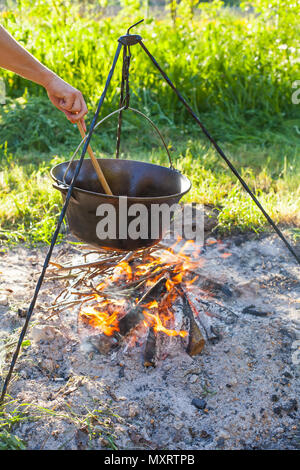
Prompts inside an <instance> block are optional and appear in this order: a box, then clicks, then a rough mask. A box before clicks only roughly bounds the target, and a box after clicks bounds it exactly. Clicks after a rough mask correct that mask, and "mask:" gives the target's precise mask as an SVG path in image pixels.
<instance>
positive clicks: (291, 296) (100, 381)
mask: <svg viewBox="0 0 300 470" xmlns="http://www.w3.org/2000/svg"><path fill="white" fill-rule="evenodd" d="M228 252H230V253H231V256H228V257H222V254H224V253H228ZM45 253H46V248H42V249H35V250H28V249H25V248H23V247H20V246H19V247H18V248H15V249H11V250H9V251H7V252H3V253H1V255H0V276H1V277H0V369H1V374H2V379H3V378H4V376H5V371H7V366H8V364H9V360H10V359H11V354H12V351H13V348H14V346H15V340H16V339H17V335H18V332H19V331H20V327H21V326H22V324H23V322H24V318H23V317H22V316H24V309H26V307H27V306H28V304H29V301H30V298H31V295H32V293H33V290H34V286H35V282H36V280H37V277H38V275H39V273H40V271H41V266H42V263H43V259H44V256H45ZM58 253H60V255H62V253H63V258H64V260H65V261H66V262H72V263H76V260H77V261H78V259H79V254H78V251H77V250H76V249H75V248H74V247H73V246H72V245H70V244H68V243H66V242H64V243H63V244H61V245H59V246H57V247H56V248H55V254H56V255H58ZM54 258H55V256H54ZM202 258H203V260H204V264H203V267H202V270H203V274H205V276H207V277H208V278H211V279H214V280H215V281H218V282H219V283H220V284H221V285H224V286H225V290H224V289H223V291H222V290H221V291H220V292H218V293H216V294H215V297H214V300H216V301H218V302H219V304H220V303H221V304H222V305H223V306H224V308H223V309H222V308H218V315H217V316H216V317H215V321H216V328H217V330H218V332H219V334H220V338H219V340H218V341H214V342H209V341H207V342H206V345H205V347H204V350H203V351H202V353H201V354H200V355H198V356H195V357H193V358H191V357H190V356H188V355H187V354H186V353H185V352H184V350H183V349H182V348H180V347H178V338H175V339H174V344H173V347H172V348H171V350H170V351H169V354H168V355H167V357H165V358H164V359H163V360H160V361H159V363H158V364H157V367H156V368H152V367H150V368H146V367H145V366H144V364H143V360H142V353H141V349H140V348H128V349H127V350H126V351H124V348H123V349H119V350H116V351H114V352H111V353H109V354H101V353H99V351H97V350H96V349H95V348H93V347H92V345H91V344H89V343H88V342H87V341H84V340H83V339H82V335H80V334H79V331H78V319H77V311H76V309H72V310H71V311H67V310H66V311H65V312H62V313H61V314H60V315H55V316H52V318H47V317H49V311H47V308H48V307H49V306H50V304H51V301H53V299H54V298H55V297H56V296H57V294H58V293H59V292H60V290H61V288H62V286H61V284H59V283H58V282H57V281H51V280H48V281H47V282H45V283H44V285H43V287H42V291H41V294H40V296H39V298H38V302H37V306H36V309H35V313H34V317H33V320H32V323H31V327H30V330H29V333H28V335H27V339H29V340H30V342H28V343H27V345H26V346H25V347H24V348H23V352H22V355H21V356H20V358H19V360H18V363H17V367H16V374H15V375H14V379H13V381H12V382H11V385H10V388H9V394H10V397H11V399H12V400H13V402H12V403H10V404H8V405H6V408H5V409H6V412H7V413H9V412H10V413H12V412H13V410H14V409H16V408H17V407H19V408H18V410H19V411H18V412H19V413H21V412H23V413H24V415H23V418H24V421H18V422H16V424H15V425H14V426H13V428H12V431H13V432H14V433H15V434H16V435H17V436H19V437H20V438H21V439H22V440H23V441H24V442H25V443H26V446H27V448H29V449H59V448H61V449H87V448H94V449H104V448H111V449H114V448H119V449H146V450H150V449H176V450H179V449H299V448H300V425H299V423H300V421H299V417H300V416H299V376H300V271H299V267H298V266H297V265H296V264H295V262H294V260H293V259H292V257H291V256H290V255H289V253H288V252H287V250H286V248H285V247H284V245H283V244H282V242H281V241H280V240H278V239H277V238H276V237H275V236H274V235H268V236H264V237H263V238H260V239H259V240H258V239H254V238H253V237H249V236H241V235H239V236H236V237H232V238H230V239H227V240H226V241H223V242H222V243H215V244H212V245H210V246H208V247H207V250H206V251H205V252H204V253H203V255H202ZM249 306H251V307H250V308H249ZM208 308H209V307H208ZM213 310H214V309H213V305H212V312H213ZM195 399H198V400H196V401H195ZM22 404H23V405H24V406H22V407H20V405H22ZM25 404H29V405H30V406H29V407H27V405H25ZM196 405H197V406H196Z"/></svg>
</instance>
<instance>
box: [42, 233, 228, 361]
mask: <svg viewBox="0 0 300 470" xmlns="http://www.w3.org/2000/svg"><path fill="white" fill-rule="evenodd" d="M201 248H202V247H199V246H196V244H195V243H194V242H193V241H191V240H189V241H184V240H182V239H178V240H177V241H176V243H175V244H174V245H173V246H171V247H167V246H163V245H162V244H160V245H158V246H156V247H154V248H150V249H148V250H144V251H141V252H134V253H133V252H130V253H128V254H127V255H126V256H124V255H122V254H119V253H112V254H111V255H109V256H107V255H106V256H105V255H101V253H99V252H87V253H85V254H84V255H83V256H84V261H85V262H84V263H82V264H78V265H74V266H71V265H70V266H64V265H61V264H59V263H52V264H53V265H54V266H55V270H54V272H53V270H52V273H51V275H53V274H55V276H56V277H55V278H56V279H67V284H68V285H67V287H66V288H65V289H64V290H63V291H62V292H61V293H60V294H59V296H58V297H57V298H56V300H55V302H54V305H53V306H52V309H53V310H54V311H55V312H57V311H62V310H64V309H65V308H71V307H73V306H75V305H79V327H80V328H81V330H82V331H84V332H85V333H84V334H85V335H88V336H90V337H91V341H92V343H93V344H95V338H96V339H97V349H98V351H100V352H102V353H104V352H105V353H107V352H108V351H110V350H113V349H114V348H116V347H125V348H126V349H128V348H130V347H133V346H136V345H138V346H141V347H142V348H143V354H144V364H145V366H154V365H156V363H157V360H158V358H163V357H164V356H166V355H168V350H170V348H172V347H175V342H178V341H179V342H180V343H181V347H184V349H185V350H186V352H187V353H188V354H190V355H191V356H193V355H196V354H199V353H200V352H201V351H202V349H203V347H204V345H205V341H206V340H216V339H218V334H216V333H215V332H214V331H213V327H212V325H211V318H212V316H213V315H212V314H211V313H210V312H209V311H208V309H207V308H205V305H206V301H205V299H207V298H210V297H212V291H213V289H215V288H216V287H217V288H218V283H217V282H214V281H212V280H208V279H206V278H205V276H203V274H202V272H201V271H202V269H201V268H202V267H203V264H204V261H203V258H202V257H201ZM95 254H96V255H97V259H96V261H93V262H87V257H88V256H89V255H95ZM223 255H224V253H223ZM225 255H226V256H229V255H230V254H229V253H225ZM61 271H68V272H69V273H68V275H67V276H66V275H64V274H61V273H60V272H61ZM219 287H220V286H219ZM199 299H200V300H199ZM199 301H200V302H202V304H201V305H202V307H201V308H199ZM203 302H204V303H203ZM215 303H216V305H217V302H215ZM203 307H204V308H203Z"/></svg>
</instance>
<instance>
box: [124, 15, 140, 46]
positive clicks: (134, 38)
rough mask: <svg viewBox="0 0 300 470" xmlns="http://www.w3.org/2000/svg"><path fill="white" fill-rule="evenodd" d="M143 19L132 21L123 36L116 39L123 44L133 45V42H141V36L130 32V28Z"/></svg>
mask: <svg viewBox="0 0 300 470" xmlns="http://www.w3.org/2000/svg"><path fill="white" fill-rule="evenodd" d="M143 21H144V19H142V20H140V21H138V22H137V23H134V24H133V25H131V26H130V27H129V28H128V29H127V33H126V34H125V35H124V36H121V37H120V38H119V39H118V41H119V42H120V43H121V44H123V45H124V46H134V45H135V44H137V43H139V42H141V40H142V37H141V36H139V35H138V34H130V32H129V31H130V30H131V29H132V28H134V26H137V25H138V24H140V23H142V22H143Z"/></svg>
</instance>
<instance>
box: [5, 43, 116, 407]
mask: <svg viewBox="0 0 300 470" xmlns="http://www.w3.org/2000/svg"><path fill="white" fill-rule="evenodd" d="M121 47H122V45H121V44H120V43H119V44H118V48H117V51H116V54H115V57H114V60H113V64H112V67H111V69H110V72H109V74H108V77H107V80H106V84H105V87H104V90H103V93H102V95H101V98H100V100H99V104H98V107H97V111H96V113H95V115H94V117H93V121H92V123H91V125H90V129H89V132H88V137H87V139H86V141H85V144H84V147H83V149H82V153H81V157H80V160H79V161H78V163H77V165H76V168H75V171H74V176H73V178H72V181H71V184H70V186H69V189H68V192H67V195H66V199H65V203H64V205H63V208H62V211H61V213H60V216H59V219H58V222H57V226H56V229H55V232H54V234H53V236H52V240H51V244H50V247H49V250H48V253H47V255H46V258H45V261H44V265H43V269H42V272H41V274H40V277H39V279H38V282H37V284H36V287H35V291H34V294H33V297H32V300H31V303H30V305H29V308H28V311H27V314H26V319H25V323H24V326H23V328H22V331H21V334H20V337H19V340H18V344H17V347H16V350H15V352H14V355H13V358H12V361H11V364H10V367H9V370H8V373H7V376H6V378H5V381H4V385H3V388H2V392H1V397H0V404H1V403H2V402H3V400H4V397H5V395H6V391H7V387H8V385H9V382H10V379H11V376H12V373H13V370H14V367H15V364H16V362H17V359H18V356H19V353H20V349H21V346H22V342H23V340H24V337H25V334H26V332H27V328H28V325H29V322H30V319H31V316H32V313H33V309H34V307H35V303H36V300H37V297H38V294H39V291H40V288H41V286H42V283H43V280H44V277H45V274H46V270H47V267H48V264H49V261H50V258H51V255H52V252H53V249H54V246H55V243H56V240H57V237H58V234H59V231H60V227H61V224H62V222H63V219H64V216H65V214H66V210H67V208H68V204H69V201H70V198H71V195H72V191H73V187H74V185H75V182H76V178H77V176H78V174H79V172H80V169H81V166H82V162H83V159H84V156H85V154H86V151H87V148H88V146H89V142H90V140H91V136H92V133H93V130H94V127H95V125H96V121H97V118H98V115H99V112H100V109H101V106H102V104H103V101H104V98H105V96H106V92H107V89H108V87H109V84H110V81H111V78H112V75H113V72H114V69H115V66H116V63H117V60H118V57H119V54H120V50H121Z"/></svg>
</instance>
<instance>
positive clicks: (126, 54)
mask: <svg viewBox="0 0 300 470" xmlns="http://www.w3.org/2000/svg"><path fill="white" fill-rule="evenodd" d="M142 21H144V20H140V21H138V22H137V23H135V24H133V25H132V26H130V28H129V29H128V30H127V33H126V34H125V35H124V36H121V37H120V38H119V39H118V47H117V50H116V53H115V56H114V59H113V63H112V66H111V69H110V72H109V74H108V77H107V79H106V83H105V87H104V90H103V93H102V95H101V97H100V100H99V103H98V106H97V110H96V112H95V115H94V117H93V120H92V122H91V125H90V128H89V131H88V135H87V138H86V140H85V143H84V145H83V149H82V152H81V156H80V159H79V160H78V162H77V164H76V167H75V171H74V175H73V178H72V181H71V183H70V185H69V188H68V192H67V195H66V199H65V202H64V205H63V208H62V211H61V213H60V216H59V219H58V222H57V226H56V229H55V231H54V234H53V236H52V240H51V244H50V247H49V250H48V253H47V255H46V258H45V261H44V264H43V268H42V272H41V274H40V276H39V279H38V281H37V284H36V288H35V291H34V294H33V297H32V300H31V303H30V305H29V308H28V311H27V314H26V319H25V323H24V326H23V328H22V331H21V334H20V337H19V340H18V344H17V347H16V350H15V352H14V354H13V358H12V361H11V364H10V367H9V371H8V373H7V376H6V379H5V381H4V385H3V388H2V393H1V397H0V403H2V402H3V400H4V397H5V395H6V392H7V388H8V385H9V382H10V379H11V376H12V373H13V370H14V367H15V364H16V361H17V359H18V356H19V353H20V349H21V347H22V342H23V340H24V337H25V334H26V332H27V329H28V325H29V322H30V319H31V316H32V314H33V310H34V307H35V304H36V300H37V297H38V294H39V291H40V288H41V286H42V283H43V280H44V277H45V273H46V270H47V268H48V265H49V261H50V258H51V256H52V252H53V249H54V246H55V243H56V240H57V237H58V234H59V232H60V228H61V225H62V222H63V219H64V217H65V214H66V210H67V207H68V204H69V201H70V198H71V196H72V191H73V188H74V185H75V183H76V179H77V177H78V174H79V172H80V169H81V166H82V162H83V159H84V157H85V154H86V151H87V148H88V146H89V143H90V140H91V137H92V134H93V132H94V129H95V126H96V123H97V119H98V116H99V113H100V110H101V107H102V104H103V101H104V99H105V96H106V93H107V90H108V87H109V84H110V82H111V79H112V76H113V73H114V70H115V67H116V64H117V61H118V58H119V55H120V52H121V50H122V49H123V68H122V81H121V94H120V104H119V106H120V109H119V118H118V128H117V146H116V157H117V158H118V157H119V151H120V137H121V128H122V114H123V112H124V110H126V109H127V108H129V99H130V90H129V66H130V57H131V53H130V48H131V47H132V46H134V45H136V44H139V45H140V46H141V48H142V49H143V50H144V52H145V53H146V54H147V56H148V57H149V58H150V60H151V62H152V63H153V65H154V66H155V67H156V68H157V70H158V71H159V72H160V74H161V75H162V77H163V78H164V80H165V81H166V82H167V84H168V85H169V86H170V87H171V88H172V89H173V91H174V92H175V94H176V95H177V97H178V99H179V100H180V101H181V102H182V104H183V105H184V106H185V108H186V109H187V111H188V112H189V114H190V115H191V116H192V118H193V119H194V120H195V121H196V123H197V124H198V125H199V126H200V128H201V130H202V131H203V133H204V134H205V135H206V137H207V138H208V139H209V141H210V142H211V143H212V145H213V146H214V148H215V149H216V151H217V152H218V154H219V155H220V156H221V157H222V159H223V160H224V161H225V162H226V164H227V165H228V167H229V168H230V170H231V171H232V173H233V174H234V175H235V176H236V177H237V178H238V180H239V181H240V183H241V184H242V186H243V188H244V189H245V190H246V191H247V193H248V194H249V195H250V197H251V198H252V199H253V201H254V202H255V204H256V205H257V207H258V208H259V209H260V210H261V212H262V213H263V215H264V217H265V218H266V220H267V221H268V223H269V224H270V225H271V226H272V227H273V229H274V230H275V232H276V233H277V235H278V236H279V237H280V238H281V240H282V241H283V242H284V243H285V245H286V246H287V248H288V250H289V251H290V253H291V254H292V255H293V256H294V258H295V259H296V261H297V263H298V264H299V265H300V257H299V255H297V253H296V252H295V250H294V249H293V247H292V246H291V244H290V243H289V242H288V240H287V239H286V238H285V237H284V235H283V233H282V232H281V230H280V229H279V228H278V227H277V225H276V224H275V223H274V221H273V220H272V219H271V217H270V216H269V215H268V214H267V212H266V211H265V210H264V208H263V207H262V205H261V204H260V202H259V201H258V199H257V198H256V196H255V195H254V194H253V192H252V191H251V189H250V188H249V186H248V185H247V183H246V182H245V181H244V179H243V178H242V177H241V175H240V174H239V172H238V171H237V169H236V168H235V167H234V165H233V164H232V163H231V162H230V160H229V159H228V158H227V157H226V155H225V154H224V152H223V151H222V149H221V148H220V147H219V145H218V144H217V143H216V141H215V140H214V139H213V138H212V137H211V135H210V134H209V132H208V131H207V129H206V128H205V127H204V125H203V124H202V122H201V121H200V120H199V118H198V117H197V116H196V114H195V113H194V111H193V110H192V108H191V107H190V105H189V104H188V103H187V101H186V100H185V99H184V98H183V96H182V95H181V94H180V92H179V91H178V90H177V88H176V87H175V85H174V84H173V83H172V81H171V80H170V79H169V77H168V76H167V75H166V73H165V72H164V71H163V69H162V68H161V67H160V65H159V64H158V62H157V61H156V59H155V58H154V57H153V56H152V54H151V53H150V52H149V50H148V49H147V47H146V46H145V44H144V43H143V41H142V37H141V36H139V35H136V34H130V30H131V29H132V28H133V27H134V26H137V25H138V24H140V23H141V22H142ZM121 108H122V109H121ZM141 114H142V113H141Z"/></svg>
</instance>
